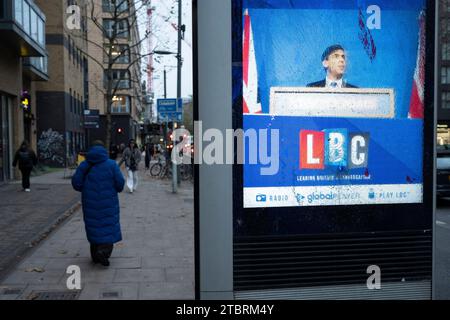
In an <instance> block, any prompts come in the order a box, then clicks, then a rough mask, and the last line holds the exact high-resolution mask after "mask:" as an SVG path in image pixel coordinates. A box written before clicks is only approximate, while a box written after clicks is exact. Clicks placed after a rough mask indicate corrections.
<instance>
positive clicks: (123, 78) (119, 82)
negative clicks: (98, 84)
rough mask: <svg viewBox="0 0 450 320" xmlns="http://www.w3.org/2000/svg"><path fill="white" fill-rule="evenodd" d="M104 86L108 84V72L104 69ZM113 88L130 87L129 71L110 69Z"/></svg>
mask: <svg viewBox="0 0 450 320" xmlns="http://www.w3.org/2000/svg"><path fill="white" fill-rule="evenodd" d="M104 79H105V88H107V86H108V80H109V77H108V72H107V71H105V76H104ZM111 79H112V85H113V88H116V87H117V89H129V88H130V72H128V71H127V70H112V73H111Z"/></svg>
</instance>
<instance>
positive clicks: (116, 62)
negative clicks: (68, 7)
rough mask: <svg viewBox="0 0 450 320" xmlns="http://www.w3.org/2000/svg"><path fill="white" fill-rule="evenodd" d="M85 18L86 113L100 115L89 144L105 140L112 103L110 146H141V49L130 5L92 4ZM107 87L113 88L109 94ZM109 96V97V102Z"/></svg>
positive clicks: (109, 1) (103, 1) (105, 0)
mask: <svg viewBox="0 0 450 320" xmlns="http://www.w3.org/2000/svg"><path fill="white" fill-rule="evenodd" d="M91 3H94V10H93V11H92V10H91V7H88V10H87V11H88V12H93V13H94V16H95V17H97V19H95V21H94V19H92V17H90V16H88V18H87V23H88V29H89V33H88V53H89V57H90V59H89V99H88V106H89V109H96V110H99V112H100V126H99V128H98V129H91V130H90V133H89V140H90V141H91V142H92V141H93V140H96V139H100V140H103V141H104V140H105V138H106V132H107V120H106V119H107V117H106V115H107V113H108V107H109V105H110V103H108V99H111V102H112V105H111V108H110V109H111V110H110V114H111V131H110V132H111V145H120V144H122V143H124V144H127V143H128V140H129V139H137V140H139V141H138V143H139V142H140V125H139V122H140V113H141V112H142V111H143V106H142V92H141V84H140V81H141V69H140V68H141V61H140V60H141V53H140V50H141V46H140V36H139V30H138V19H137V16H136V7H135V5H134V2H133V1H125V0H124V1H117V2H116V1H112V0H95V1H93V2H91ZM88 15H89V14H88ZM108 85H110V86H111V85H112V88H110V90H108ZM108 93H109V94H111V97H109V98H108Z"/></svg>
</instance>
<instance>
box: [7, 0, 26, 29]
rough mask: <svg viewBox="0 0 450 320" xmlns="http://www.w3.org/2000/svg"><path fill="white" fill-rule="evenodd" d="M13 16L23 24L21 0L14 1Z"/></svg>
mask: <svg viewBox="0 0 450 320" xmlns="http://www.w3.org/2000/svg"><path fill="white" fill-rule="evenodd" d="M2 3H3V1H2ZM14 17H15V19H16V21H17V22H18V23H19V24H21V25H23V0H15V1H14Z"/></svg>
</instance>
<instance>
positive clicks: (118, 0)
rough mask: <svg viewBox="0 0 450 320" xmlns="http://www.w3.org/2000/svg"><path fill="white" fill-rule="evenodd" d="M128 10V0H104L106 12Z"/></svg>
mask: <svg viewBox="0 0 450 320" xmlns="http://www.w3.org/2000/svg"><path fill="white" fill-rule="evenodd" d="M116 10H117V13H121V12H126V11H128V0H103V11H104V12H116Z"/></svg>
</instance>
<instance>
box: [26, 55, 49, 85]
mask: <svg viewBox="0 0 450 320" xmlns="http://www.w3.org/2000/svg"><path fill="white" fill-rule="evenodd" d="M23 71H24V72H25V73H26V74H27V75H28V76H29V77H30V79H31V80H33V81H48V55H46V56H45V57H27V58H25V59H24V61H23Z"/></svg>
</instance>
